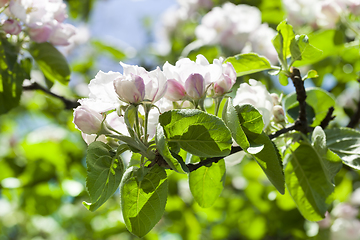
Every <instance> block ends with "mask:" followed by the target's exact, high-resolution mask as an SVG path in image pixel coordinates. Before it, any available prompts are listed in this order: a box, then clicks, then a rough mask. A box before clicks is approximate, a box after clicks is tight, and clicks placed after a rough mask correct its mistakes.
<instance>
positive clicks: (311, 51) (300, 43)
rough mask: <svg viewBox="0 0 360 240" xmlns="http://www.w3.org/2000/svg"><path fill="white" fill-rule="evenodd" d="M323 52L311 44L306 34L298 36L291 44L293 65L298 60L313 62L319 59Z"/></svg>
mask: <svg viewBox="0 0 360 240" xmlns="http://www.w3.org/2000/svg"><path fill="white" fill-rule="evenodd" d="M321 55H322V51H321V50H319V49H317V48H316V47H314V46H312V45H311V44H310V43H309V38H308V36H306V35H305V34H302V35H296V36H295V39H294V40H293V41H292V42H291V57H292V60H291V61H292V63H293V62H295V61H298V60H305V61H306V60H312V59H316V58H319V57H320V56H321Z"/></svg>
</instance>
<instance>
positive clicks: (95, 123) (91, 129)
mask: <svg viewBox="0 0 360 240" xmlns="http://www.w3.org/2000/svg"><path fill="white" fill-rule="evenodd" d="M102 121H103V117H102V115H101V114H100V113H98V112H96V111H94V110H92V109H91V108H89V107H87V106H79V107H77V108H76V109H75V110H74V121H73V122H74V124H75V126H76V128H77V129H79V130H80V131H82V132H83V133H86V134H96V133H98V132H99V131H100V130H101V124H102Z"/></svg>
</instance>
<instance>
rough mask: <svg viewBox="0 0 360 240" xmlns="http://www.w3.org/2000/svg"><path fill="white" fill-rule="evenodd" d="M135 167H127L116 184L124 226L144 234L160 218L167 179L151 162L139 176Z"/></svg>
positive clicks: (164, 173) (138, 234)
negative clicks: (118, 190) (149, 167)
mask: <svg viewBox="0 0 360 240" xmlns="http://www.w3.org/2000/svg"><path fill="white" fill-rule="evenodd" d="M139 171H141V169H139V168H136V167H131V168H128V169H127V170H126V172H125V174H124V177H123V180H122V181H121V185H120V199H121V201H120V203H121V210H122V213H123V217H124V221H125V225H126V227H127V229H128V230H129V231H130V232H131V233H133V234H134V235H136V236H138V237H143V236H145V235H146V234H147V233H148V232H149V231H150V230H151V229H152V228H153V227H154V226H155V225H156V223H157V222H159V220H160V219H161V217H162V215H163V213H164V210H165V205H166V200H167V192H168V182H167V176H166V172H165V170H164V169H163V168H161V167H159V166H158V165H155V166H154V167H152V168H151V169H150V170H148V171H147V173H146V174H145V175H144V176H142V179H139V177H138V172H139Z"/></svg>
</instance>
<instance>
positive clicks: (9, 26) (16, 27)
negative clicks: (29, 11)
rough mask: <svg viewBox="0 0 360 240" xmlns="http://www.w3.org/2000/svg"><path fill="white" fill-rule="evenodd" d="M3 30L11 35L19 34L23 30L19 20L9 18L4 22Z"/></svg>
mask: <svg viewBox="0 0 360 240" xmlns="http://www.w3.org/2000/svg"><path fill="white" fill-rule="evenodd" d="M3 30H4V31H5V32H6V33H9V34H11V35H18V34H19V33H20V32H21V26H20V23H19V22H18V21H17V20H14V19H8V20H6V21H5V22H4V24H3Z"/></svg>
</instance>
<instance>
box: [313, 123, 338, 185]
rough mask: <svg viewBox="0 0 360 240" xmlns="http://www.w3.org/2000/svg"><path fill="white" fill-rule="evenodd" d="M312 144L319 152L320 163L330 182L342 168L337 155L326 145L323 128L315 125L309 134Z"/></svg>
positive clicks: (332, 181)
mask: <svg viewBox="0 0 360 240" xmlns="http://www.w3.org/2000/svg"><path fill="white" fill-rule="evenodd" d="M311 141H312V146H313V147H314V149H316V151H317V152H318V154H319V157H320V159H321V164H322V166H323V169H324V171H325V174H326V175H327V177H328V180H329V181H330V182H331V183H334V181H335V175H336V174H337V173H338V172H339V171H340V169H341V168H342V161H341V159H340V157H339V156H337V155H336V154H335V153H333V152H332V151H330V150H329V149H328V148H327V146H326V135H325V132H324V130H323V129H322V128H321V127H320V126H317V127H315V129H314V131H313V133H312V136H311Z"/></svg>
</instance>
